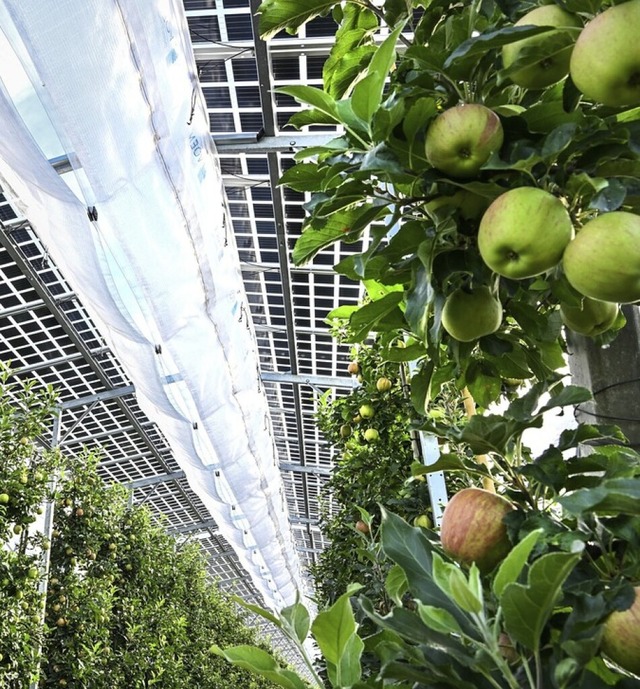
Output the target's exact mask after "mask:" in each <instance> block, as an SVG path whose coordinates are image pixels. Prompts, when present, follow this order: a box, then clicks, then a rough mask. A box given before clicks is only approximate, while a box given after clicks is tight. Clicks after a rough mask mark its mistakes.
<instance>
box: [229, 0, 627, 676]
mask: <svg viewBox="0 0 640 689" xmlns="http://www.w3.org/2000/svg"><path fill="white" fill-rule="evenodd" d="M541 4H542V3H539V2H535V1H533V0H531V1H529V0H476V1H474V2H470V3H460V2H453V1H452V0H386V2H384V3H375V4H374V3H371V2H368V1H367V0H347V2H345V3H330V2H326V1H322V0H309V1H308V2H305V3H293V2H290V1H289V0H266V1H265V2H263V4H262V6H261V8H260V12H261V22H262V27H263V30H264V33H265V35H266V36H267V37H268V36H270V35H273V34H274V33H276V32H277V31H280V30H288V31H295V30H297V28H298V27H299V26H301V25H302V24H303V23H304V22H306V21H308V20H310V19H312V18H314V17H316V16H319V15H328V14H329V13H331V14H332V16H333V19H334V20H335V21H336V24H337V27H338V28H337V32H336V41H335V44H334V47H333V49H332V51H331V55H330V56H329V59H328V61H327V65H328V66H327V68H326V70H325V73H324V75H323V76H324V87H323V88H322V89H314V88H310V87H307V86H289V87H286V88H285V89H283V92H284V93H287V94H288V95H290V96H292V97H294V98H296V99H297V100H298V101H299V102H301V103H303V104H306V105H307V106H308V107H307V109H305V110H303V111H302V112H300V113H297V114H296V115H294V117H293V118H292V120H291V124H292V125H293V126H296V127H303V126H307V125H338V126H339V127H340V128H341V130H340V133H339V134H338V135H337V136H336V137H335V138H333V139H332V140H331V141H330V142H329V143H327V144H326V145H324V146H316V147H313V148H310V149H306V150H303V151H300V152H299V153H298V154H297V155H296V157H295V158H296V160H295V164H294V165H293V166H291V167H290V168H289V169H287V170H286V171H285V173H284V175H283V177H282V180H281V182H282V183H283V184H285V185H287V186H289V187H291V188H292V189H294V190H297V191H299V192H304V193H307V194H309V201H308V203H307V204H306V206H305V208H306V210H307V217H306V219H305V222H304V226H303V233H302V235H301V237H300V239H299V240H298V242H297V243H296V246H295V248H294V252H293V258H294V261H295V262H296V263H303V262H305V261H308V260H310V259H311V258H312V257H313V256H314V255H315V254H316V253H317V252H318V251H320V250H322V249H323V248H325V247H327V246H330V245H332V244H333V243H335V242H338V241H341V242H344V243H347V244H348V243H355V242H356V241H359V240H361V239H364V240H365V241H364V242H363V244H364V249H363V251H361V252H360V253H355V254H353V255H351V256H349V257H347V258H345V259H343V260H342V261H341V262H340V263H339V264H338V265H337V266H335V270H336V271H337V272H338V273H340V274H344V275H346V276H348V277H349V278H351V279H353V280H356V281H362V282H363V284H364V286H365V288H366V290H367V300H366V301H365V303H364V304H363V305H362V306H361V307H359V308H348V309H347V308H344V307H342V308H340V309H338V310H337V311H336V312H334V314H332V315H333V316H336V317H344V318H348V319H349V337H350V340H349V341H352V342H363V341H365V340H366V339H367V338H368V337H370V334H371V333H372V332H377V333H380V334H381V337H382V338H383V339H384V338H386V341H387V342H388V343H390V342H392V341H394V340H397V339H399V338H400V339H408V341H409V343H410V345H411V346H410V348H408V349H410V353H409V352H407V353H406V356H404V357H402V358H398V359H395V360H396V361H397V360H403V361H411V360H415V361H417V362H418V363H417V366H418V372H417V373H416V375H414V376H413V379H412V381H411V398H412V402H413V405H414V408H415V410H416V411H417V412H418V415H419V417H418V420H417V421H416V422H415V424H414V426H413V427H414V428H415V429H420V430H422V431H424V432H428V433H432V434H434V435H436V436H438V438H439V439H440V440H441V441H442V442H443V445H442V446H441V447H442V449H443V452H442V455H441V457H440V459H439V461H438V462H437V463H436V464H435V465H431V466H429V467H425V466H424V465H422V464H421V463H416V464H415V465H414V467H413V472H414V475H415V476H418V475H423V474H425V473H427V472H430V471H446V472H448V473H455V474H458V475H460V476H462V477H463V481H465V482H466V481H470V480H471V481H476V482H477V483H480V481H483V485H487V481H489V482H490V485H492V486H493V487H495V489H496V490H497V491H498V492H499V493H500V494H501V495H503V496H505V497H506V498H507V499H509V500H510V501H511V502H512V503H513V505H514V507H515V509H514V510H513V511H512V512H511V513H510V514H509V515H507V517H505V519H504V522H505V524H506V526H507V529H508V534H509V537H510V540H511V543H512V549H511V551H510V553H509V554H508V555H507V556H506V558H505V559H504V560H503V562H502V563H501V564H500V565H498V567H497V568H496V569H495V570H494V571H492V572H489V573H486V574H481V573H480V571H479V570H478V569H477V567H476V566H475V564H473V565H471V567H470V568H467V567H464V566H462V565H460V564H458V563H456V562H454V561H453V560H452V559H451V558H450V557H449V556H448V555H447V553H446V552H444V550H443V548H442V547H441V544H440V542H439V537H438V534H437V533H436V532H434V531H433V532H432V531H428V530H425V529H422V528H420V529H418V528H413V527H411V526H409V524H408V523H407V522H406V521H404V520H403V519H401V518H400V517H399V516H397V515H395V514H393V512H392V511H387V510H384V509H383V510H382V524H381V528H380V531H379V533H378V534H374V536H373V537H372V541H373V543H374V545H375V547H376V548H378V549H379V551H380V552H381V553H382V554H383V555H384V556H385V557H386V558H388V559H389V561H390V562H392V563H393V566H392V567H391V568H390V569H389V571H388V574H387V577H386V580H385V591H386V595H387V599H388V600H390V601H391V602H392V603H393V606H392V607H391V609H390V610H389V612H386V611H385V610H381V609H377V608H376V602H375V601H372V600H370V599H369V597H368V596H367V595H365V594H366V592H364V593H363V594H361V595H360V596H359V598H358V600H357V608H356V609H357V612H356V613H354V612H352V611H351V609H349V608H348V607H347V606H346V605H345V598H344V597H340V598H339V599H338V600H336V601H335V603H334V604H333V605H332V606H331V607H330V608H329V609H328V610H326V611H323V612H322V613H321V615H323V616H328V617H323V620H326V619H331V620H332V621H333V623H334V626H333V629H332V630H331V632H332V634H333V637H334V638H337V639H339V640H340V643H338V644H336V643H335V642H334V643H333V644H332V642H331V639H328V638H326V636H325V635H328V632H329V630H328V626H327V625H324V624H321V625H318V626H316V627H312V628H311V633H312V635H313V636H314V637H315V639H316V642H317V644H318V646H319V647H320V648H321V649H322V651H323V654H324V655H325V657H326V661H327V667H328V668H331V671H330V672H328V683H329V684H330V685H331V686H332V687H334V688H336V689H337V688H338V687H343V688H344V689H346V688H347V687H354V688H355V689H374V688H375V689H378V688H381V687H383V686H384V687H387V686H393V687H396V688H397V689H409V688H410V687H411V688H412V689H418V687H437V688H438V689H440V688H442V687H458V688H460V687H462V688H464V689H466V688H467V687H469V688H471V687H473V688H474V689H475V688H476V687H480V688H485V687H486V688H487V689H489V688H490V687H493V688H494V689H498V688H505V689H507V688H508V689H520V688H527V689H539V688H540V687H553V688H554V689H604V688H605V687H609V686H617V687H619V688H620V689H627V688H630V687H634V688H636V687H640V678H636V677H633V676H630V675H629V674H628V673H627V672H625V671H624V669H623V668H619V667H617V666H615V665H614V664H613V663H612V662H610V661H609V660H608V659H606V658H605V657H604V656H603V654H602V651H601V648H600V643H601V636H602V630H603V624H604V622H605V620H606V619H607V617H608V615H609V614H611V612H612V611H614V610H624V609H627V608H628V607H629V606H630V604H631V602H632V600H633V588H632V587H633V585H634V584H637V582H638V581H640V542H639V541H638V527H639V522H638V520H639V519H640V501H639V496H640V492H639V489H640V457H639V456H638V454H637V453H636V452H635V451H633V450H631V449H629V448H627V447H625V445H624V443H625V439H624V437H623V436H622V435H621V433H620V431H619V429H617V428H615V427H604V426H594V425H586V424H581V425H578V427H577V428H575V429H571V430H566V431H564V432H563V433H562V434H561V435H560V437H559V439H558V440H557V441H556V442H555V443H554V444H552V445H550V446H549V447H548V448H547V449H546V450H545V451H544V452H543V453H542V454H540V455H539V456H534V455H533V454H532V452H531V451H530V450H529V449H528V448H527V447H526V445H525V444H524V442H523V433H524V432H525V431H527V430H529V429H532V428H537V429H539V428H541V427H542V426H543V415H544V413H545V412H550V411H551V412H558V411H559V410H562V409H564V408H565V407H571V406H573V405H577V404H580V403H583V402H585V401H586V400H588V399H590V393H589V391H587V390H584V389H582V388H577V387H575V386H572V385H567V384H566V383H565V382H564V380H563V378H564V373H563V372H562V371H561V369H562V368H563V366H564V363H565V356H564V355H565V353H566V342H565V339H564V333H563V328H562V321H561V318H560V313H559V310H558V306H559V304H560V303H564V304H569V305H571V304H573V305H577V304H580V303H581V301H582V296H581V295H580V294H579V293H578V292H576V290H575V289H573V288H572V287H571V286H570V284H569V282H568V281H567V279H566V276H565V275H564V272H563V268H562V265H561V263H558V265H556V266H555V267H552V268H551V269H549V270H547V271H546V272H544V273H542V274H540V275H537V276H535V277H531V278H525V279H520V280H515V279H509V278H506V277H499V276H498V275H496V274H494V273H492V272H491V270H490V269H489V268H488V267H487V265H486V264H485V262H484V260H483V259H482V257H481V255H480V252H479V249H478V242H477V233H478V228H479V225H480V220H481V218H482V216H483V215H484V213H485V210H486V209H487V207H488V206H489V204H490V203H491V202H492V201H493V200H494V199H496V198H497V197H498V196H500V195H501V194H502V193H504V192H505V191H508V190H510V189H515V188H521V187H533V188H538V189H542V190H544V191H546V192H548V193H550V194H552V195H553V196H555V197H557V198H559V199H560V200H561V202H562V205H563V206H564V207H565V208H566V209H567V211H568V213H569V215H570V218H571V223H572V225H573V227H574V229H575V230H577V231H579V230H580V228H581V227H582V226H583V225H584V224H585V223H586V222H588V221H589V220H590V219H592V218H593V217H595V216H597V215H599V214H600V213H604V212H608V211H615V210H624V211H629V212H632V213H636V214H637V213H638V212H639V211H640V196H639V195H638V182H637V177H638V170H639V168H638V165H639V164H640V163H639V156H640V152H639V149H638V147H637V140H638V127H639V126H640V125H639V122H640V118H639V115H640V108H637V107H633V108H612V107H605V106H603V105H601V104H598V103H595V102H592V101H590V100H589V99H588V98H585V97H583V96H582V95H581V94H580V93H579V92H578V90H577V89H576V87H575V85H574V84H573V83H572V81H571V78H570V77H567V78H564V79H561V80H560V81H559V82H558V83H556V84H553V85H551V86H549V87H547V88H544V89H537V90H528V89H526V88H523V87H521V86H518V85H516V84H515V83H514V82H513V81H512V79H511V75H514V74H515V72H517V71H519V70H522V69H523V68H524V67H528V66H531V65H533V64H535V63H536V62H538V61H540V60H548V59H551V58H552V57H553V56H554V55H556V54H557V53H560V52H564V51H566V50H567V49H571V46H572V45H573V43H574V41H575V39H576V37H577V35H578V34H579V33H580V28H566V29H564V28H563V29H555V30H553V32H551V30H550V28H549V27H531V26H527V25H526V24H524V25H521V26H518V27H514V26H513V22H515V21H516V20H518V19H520V18H521V17H522V16H523V15H524V14H526V13H527V12H528V11H530V10H532V9H533V8H535V7H537V6H539V5H541ZM546 4H553V3H546ZM555 4H557V5H559V6H561V7H562V8H564V9H565V10H567V11H568V12H571V13H573V14H575V15H577V16H578V17H579V19H580V21H581V22H582V23H586V22H587V21H589V20H590V19H591V18H592V17H593V16H594V14H596V13H598V12H600V11H602V10H605V9H606V8H607V7H609V6H610V5H611V4H620V3H616V2H614V3H612V2H607V1H606V0H588V1H585V2H574V1H573V0H558V1H557V2H556V3H555ZM379 27H385V28H388V31H387V32H384V33H383V34H382V35H383V36H384V39H383V40H381V41H378V42H377V43H376V40H375V38H374V36H375V35H376V33H377V31H378V29H379ZM545 34H547V35H546V36H545V38H544V40H542V41H540V42H537V43H536V44H535V47H534V48H531V49H528V50H526V49H525V50H523V51H522V52H521V53H520V56H519V57H518V58H517V59H516V61H515V62H514V63H513V64H511V65H510V67H509V68H508V69H505V67H504V65H503V63H502V59H501V48H502V46H504V45H507V44H510V43H514V42H515V41H518V40H520V39H523V38H528V37H534V36H536V37H542V36H543V35H545ZM356 49H357V53H356ZM351 53H353V55H354V56H355V55H356V54H357V57H354V59H350V57H349V56H350V54H351ZM473 102H477V103H482V104H484V105H485V106H487V107H488V108H490V109H491V110H493V111H494V112H495V113H496V114H497V115H498V116H499V117H500V120H501V123H502V127H503V130H504V143H503V145H502V146H501V148H500V150H499V151H497V152H494V154H493V155H491V157H489V158H488V160H486V162H485V163H484V164H483V165H482V167H481V168H480V170H479V171H478V173H477V174H476V175H475V176H474V177H471V178H459V177H458V178H456V177H452V176H450V175H448V174H444V173H443V172H441V171H439V170H437V169H435V168H434V167H432V166H431V165H430V163H429V161H428V160H427V157H426V153H425V136H426V133H427V130H428V128H429V126H430V124H431V123H432V122H433V120H434V118H436V117H437V116H438V114H440V113H441V112H443V111H444V110H446V109H448V108H450V107H454V106H456V105H458V104H460V103H473ZM478 287H488V288H489V289H490V290H491V292H492V293H493V294H494V295H496V296H497V297H498V298H499V299H500V301H501V303H502V306H503V309H504V314H505V317H504V319H503V322H502V325H501V327H500V328H499V329H498V330H497V331H496V332H494V333H493V334H491V335H487V336H484V337H481V338H479V339H478V340H476V341H472V342H469V343H466V342H465V343H463V342H458V341H456V340H455V339H453V338H452V337H451V336H450V335H448V334H447V333H446V332H445V331H444V330H443V328H442V309H443V305H444V303H445V300H446V299H447V297H448V296H449V295H450V294H452V293H453V292H455V291H456V290H458V289H459V288H464V289H468V288H471V289H476V288H478ZM623 326H624V318H623V317H622V316H619V317H618V319H617V321H616V322H615V323H614V326H613V328H612V329H611V330H609V331H608V332H606V333H604V334H602V335H600V336H598V337H596V338H595V340H596V342H597V343H599V344H601V345H604V344H607V343H608V342H610V341H611V339H612V338H613V337H615V335H616V332H617V331H618V330H619V329H620V328H621V327H623ZM389 351H391V350H389ZM523 381H526V383H527V384H526V385H522V382H523ZM449 384H454V385H455V386H456V387H457V388H458V389H459V390H464V389H465V388H466V389H467V390H469V391H470V392H471V394H472V396H473V397H474V398H475V400H476V401H477V402H478V406H479V408H480V409H479V411H480V412H481V413H480V414H478V415H476V416H472V417H471V418H469V419H468V420H467V421H466V422H465V423H456V422H455V421H454V422H453V423H452V420H451V419H449V418H447V419H438V418H437V416H433V415H431V414H430V413H429V412H430V410H431V405H432V402H433V400H434V399H436V397H437V395H438V394H439V393H440V391H441V390H442V389H443V386H445V385H449ZM498 400H500V401H501V402H503V404H504V405H506V406H505V411H504V412H503V413H502V414H497V413H491V412H490V411H489V409H490V408H491V405H492V403H494V402H496V401H498ZM589 445H591V446H592V447H591V448H589V447H588V446H589ZM477 455H485V459H486V462H485V463H479V462H477V461H476V459H475V457H476V456H477ZM363 516H365V517H366V514H365V515H363ZM477 537H478V538H482V534H479V535H478V536H477ZM346 595H348V594H345V596H346ZM354 602H355V601H354ZM300 615H303V613H300ZM362 615H364V616H366V617H367V618H368V620H370V621H371V622H373V623H374V625H375V630H376V631H375V632H374V633H369V632H368V631H367V629H368V627H365V626H364V625H363V626H361V627H359V628H358V627H357V620H358V619H362ZM354 630H355V631H357V632H359V636H360V638H361V639H362V643H358V642H357V641H356V640H355V639H354V636H353V635H354ZM368 656H373V657H374V658H375V662H372V661H371V660H370V659H369V657H368ZM227 658H228V659H230V660H233V657H232V653H231V652H228V653H227ZM244 661H245V666H249V665H252V664H253V665H254V669H257V668H256V666H255V664H254V663H253V661H252V658H251V654H250V652H249V651H247V650H245V655H244ZM343 668H344V672H342V669H343ZM371 668H373V669H374V672H373V673H371V672H369V670H370V669H371ZM339 669H340V670H341V671H340V672H339V671H338V670H339ZM317 683H318V686H325V685H324V684H323V683H322V680H321V679H320V678H317Z"/></svg>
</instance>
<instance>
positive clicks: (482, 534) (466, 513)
mask: <svg viewBox="0 0 640 689" xmlns="http://www.w3.org/2000/svg"><path fill="white" fill-rule="evenodd" d="M513 509H514V508H513V505H512V504H511V503H510V502H509V501H508V500H505V498H503V497H502V496H500V495H498V494H496V493H491V492H489V491H487V490H484V489H482V488H464V489H463V490H461V491H460V492H458V493H456V494H455V495H454V496H453V497H452V498H451V500H449V502H448V503H447V506H446V507H445V510H444V513H443V514H442V523H441V527H440V541H441V543H442V547H443V549H444V551H445V552H446V553H447V554H448V555H450V556H451V557H452V558H453V559H454V560H457V561H458V562H461V563H463V564H469V565H470V564H471V563H472V562H475V563H476V565H477V566H478V569H479V570H480V571H481V572H490V571H491V570H492V569H494V568H495V567H496V565H497V564H498V563H499V562H500V561H501V560H503V559H504V557H505V556H506V555H507V553H508V552H509V551H510V550H511V541H510V540H509V536H508V535H507V527H506V526H505V524H504V518H505V516H506V515H507V514H509V513H510V512H511V511H512V510H513Z"/></svg>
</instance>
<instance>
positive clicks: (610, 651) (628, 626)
mask: <svg viewBox="0 0 640 689" xmlns="http://www.w3.org/2000/svg"><path fill="white" fill-rule="evenodd" d="M634 592H635V599H634V601H633V604H632V605H631V607H630V608H627V610H616V611H615V612H612V613H611V615H609V617H607V619H606V621H605V623H604V633H603V635H602V646H601V649H602V652H603V653H604V654H605V655H606V656H607V657H609V658H610V659H611V660H613V662H614V663H617V664H618V665H620V667H623V668H624V669H625V670H629V672H633V673H634V674H636V675H640V586H636V587H635V588H634Z"/></svg>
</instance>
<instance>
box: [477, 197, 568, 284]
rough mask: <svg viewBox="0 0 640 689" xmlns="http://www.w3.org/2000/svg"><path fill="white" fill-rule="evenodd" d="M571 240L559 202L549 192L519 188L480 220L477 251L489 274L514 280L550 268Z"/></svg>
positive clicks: (491, 207)
mask: <svg viewBox="0 0 640 689" xmlns="http://www.w3.org/2000/svg"><path fill="white" fill-rule="evenodd" d="M572 236H573V227H572V225H571V218H570V217H569V213H568V211H567V209H566V208H565V206H564V204H563V203H562V201H561V200H560V199H558V198H556V197H555V196H553V195H552V194H550V193H549V192H548V191H544V190H542V189H537V188H535V187H518V188H516V189H510V190H509V191H507V192H505V193H504V194H501V195H500V196H498V198H497V199H496V200H495V201H494V202H493V203H492V204H491V205H490V206H489V208H488V209H487V212H486V213H485V214H484V215H483V216H482V220H481V221H480V229H479V231H478V248H479V249H480V255H481V256H482V260H483V261H484V262H485V263H486V264H487V265H488V266H489V268H491V270H493V271H495V272H496V273H498V275H503V276H504V277H507V278H512V279H514V280H521V279H523V278H529V277H533V276H534V275H540V273H544V272H546V271H547V270H550V269H551V268H553V267H554V266H555V265H556V264H557V263H558V262H559V261H560V259H561V258H562V252H563V251H564V249H565V247H566V246H567V244H568V243H569V242H570V241H571V237H572Z"/></svg>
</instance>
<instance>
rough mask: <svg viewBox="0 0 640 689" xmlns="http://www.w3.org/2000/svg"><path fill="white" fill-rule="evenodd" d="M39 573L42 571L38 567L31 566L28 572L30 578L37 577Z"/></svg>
mask: <svg viewBox="0 0 640 689" xmlns="http://www.w3.org/2000/svg"><path fill="white" fill-rule="evenodd" d="M39 575H40V572H39V571H38V568H37V567H29V571H28V572H27V576H28V577H29V579H37V578H38V576H39Z"/></svg>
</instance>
